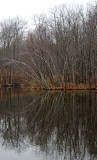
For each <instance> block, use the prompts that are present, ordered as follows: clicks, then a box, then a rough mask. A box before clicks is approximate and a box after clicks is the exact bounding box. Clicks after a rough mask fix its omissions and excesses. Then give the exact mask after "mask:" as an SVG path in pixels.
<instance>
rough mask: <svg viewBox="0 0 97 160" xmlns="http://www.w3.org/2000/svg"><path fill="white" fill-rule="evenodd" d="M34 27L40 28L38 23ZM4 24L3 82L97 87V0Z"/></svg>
mask: <svg viewBox="0 0 97 160" xmlns="http://www.w3.org/2000/svg"><path fill="white" fill-rule="evenodd" d="M33 25H34V27H33ZM27 28H28V27H27V23H26V22H25V21H24V20H22V19H21V18H19V17H15V18H12V19H7V20H4V21H2V22H1V23H0V84H7V83H9V84H13V83H26V84H30V85H31V86H34V87H35V86H38V87H44V88H47V89H50V88H55V87H61V88H67V89H70V88H76V89H78V88H79V89H87V88H88V89H89V88H97V3H95V6H92V5H89V6H88V7H87V9H86V10H83V8H82V7H78V6H77V7H76V6H69V7H67V6H66V5H62V6H60V7H55V9H54V10H53V11H51V12H49V14H48V15H39V16H34V17H33V20H32V29H30V30H29V29H27Z"/></svg>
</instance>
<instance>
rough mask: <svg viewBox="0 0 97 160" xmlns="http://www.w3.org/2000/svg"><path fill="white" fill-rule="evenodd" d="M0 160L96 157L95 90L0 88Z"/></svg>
mask: <svg viewBox="0 0 97 160" xmlns="http://www.w3.org/2000/svg"><path fill="white" fill-rule="evenodd" d="M0 160H97V91H96V92H94V91H92V92H89V91H88V92H85V91H84V92H55V93H53V92H43V93H37V92H35V91H27V90H17V89H14V90H11V89H6V90H5V89H3V90H0Z"/></svg>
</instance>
